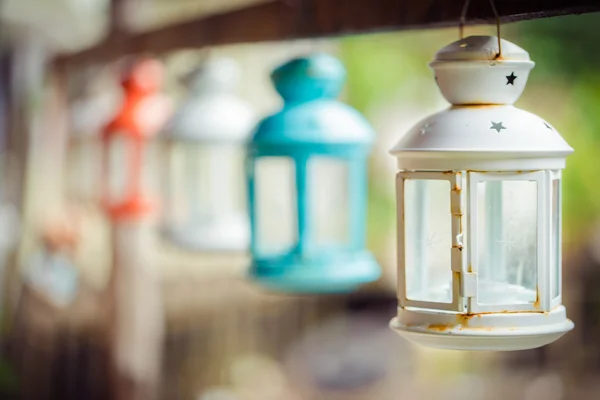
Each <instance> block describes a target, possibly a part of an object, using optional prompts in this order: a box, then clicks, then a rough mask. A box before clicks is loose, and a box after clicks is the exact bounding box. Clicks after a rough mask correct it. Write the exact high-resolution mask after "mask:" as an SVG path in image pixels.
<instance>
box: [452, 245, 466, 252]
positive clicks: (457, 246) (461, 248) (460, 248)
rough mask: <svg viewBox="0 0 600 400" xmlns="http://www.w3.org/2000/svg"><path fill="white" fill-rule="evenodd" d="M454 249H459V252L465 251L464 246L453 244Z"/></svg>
mask: <svg viewBox="0 0 600 400" xmlns="http://www.w3.org/2000/svg"><path fill="white" fill-rule="evenodd" d="M452 248H453V249H458V251H462V250H463V245H462V244H453V245H452Z"/></svg>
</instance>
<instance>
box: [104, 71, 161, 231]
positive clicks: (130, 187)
mask: <svg viewBox="0 0 600 400" xmlns="http://www.w3.org/2000/svg"><path fill="white" fill-rule="evenodd" d="M162 80H163V67H162V65H161V64H160V63H159V62H158V61H156V60H152V59H144V60H141V61H138V62H136V63H135V64H133V65H132V66H131V67H130V69H129V70H128V72H127V74H126V75H125V79H123V81H122V86H123V89H124V92H123V95H124V98H123V104H122V106H121V108H120V110H119V111H118V113H117V115H116V116H115V117H114V119H113V120H112V121H111V122H110V123H109V124H108V125H107V126H106V128H105V129H104V132H103V134H102V143H103V203H104V207H105V209H106V210H107V212H108V214H109V215H110V217H111V218H112V219H113V220H117V219H131V218H141V217H144V216H147V215H151V214H154V213H155V212H156V209H157V206H158V202H157V201H156V199H155V198H154V197H153V196H154V193H155V192H156V191H157V189H158V188H157V187H156V186H157V182H158V176H159V174H158V172H156V171H155V169H156V168H157V167H158V160H157V156H158V148H157V145H156V143H153V141H152V140H151V139H152V137H153V136H155V135H156V134H157V133H158V132H159V131H160V130H161V129H162V127H163V125H164V123H165V122H166V121H167V118H168V117H169V114H170V109H171V107H170V102H169V101H168V100H167V99H166V97H165V96H163V95H162V94H160V93H159V89H160V87H161V84H162Z"/></svg>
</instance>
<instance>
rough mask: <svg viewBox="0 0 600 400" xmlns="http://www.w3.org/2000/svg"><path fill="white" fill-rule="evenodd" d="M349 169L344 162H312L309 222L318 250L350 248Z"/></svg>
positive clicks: (309, 170) (310, 167)
mask: <svg viewBox="0 0 600 400" xmlns="http://www.w3.org/2000/svg"><path fill="white" fill-rule="evenodd" d="M349 179H350V175H349V165H348V162H347V161H345V160H342V159H334V158H327V157H313V158H311V159H310V160H309V162H308V183H307V187H308V191H309V206H308V208H309V210H310V217H309V220H310V221H311V224H312V230H313V243H314V245H315V246H316V247H339V246H347V245H348V243H349V242H350V229H349V228H350V227H349V221H348V219H349V215H350V213H349V207H350V205H349V201H350V193H349V187H348V186H349Z"/></svg>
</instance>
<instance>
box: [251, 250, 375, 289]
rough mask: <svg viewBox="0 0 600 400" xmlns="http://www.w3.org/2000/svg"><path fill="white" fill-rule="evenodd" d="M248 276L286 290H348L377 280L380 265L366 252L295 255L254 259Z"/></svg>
mask: <svg viewBox="0 0 600 400" xmlns="http://www.w3.org/2000/svg"><path fill="white" fill-rule="evenodd" d="M250 275H251V278H252V279H253V280H254V281H256V282H257V283H259V284H260V285H261V286H263V287H265V288H267V289H271V290H274V291H280V292H288V293H298V294H300V293H313V294H314V293H322V294H333V293H347V292H352V291H354V290H356V289H357V288H358V287H359V286H360V285H363V284H366V283H369V282H373V281H376V280H377V279H378V278H379V276H380V275H381V270H380V268H379V265H378V264H377V262H376V261H375V259H374V257H373V256H372V255H371V254H370V253H369V252H367V251H364V252H359V253H352V254H337V253H336V254H334V255H328V256H327V257H322V258H321V257H315V258H305V259H301V258H299V256H297V255H296V254H286V255H284V256H280V257H273V258H268V259H258V260H256V259H255V260H254V262H253V264H252V267H251V268H250Z"/></svg>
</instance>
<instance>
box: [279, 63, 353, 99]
mask: <svg viewBox="0 0 600 400" xmlns="http://www.w3.org/2000/svg"><path fill="white" fill-rule="evenodd" d="M271 80H272V81H273V84H274V85H275V89H276V90H277V92H278V93H279V94H280V95H281V97H282V98H283V99H284V100H285V101H286V102H295V101H309V100H314V99H318V98H335V97H337V96H338V95H339V94H340V91H341V90H342V85H343V84H344V81H345V80H346V69H345V68H344V65H343V64H342V63H341V62H340V61H339V60H338V59H337V58H335V57H332V56H330V55H328V54H325V53H317V54H313V55H311V56H308V57H299V58H296V59H293V60H291V61H289V62H286V63H285V64H283V65H281V66H279V67H277V68H276V69H275V70H274V71H273V73H272V74H271Z"/></svg>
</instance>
